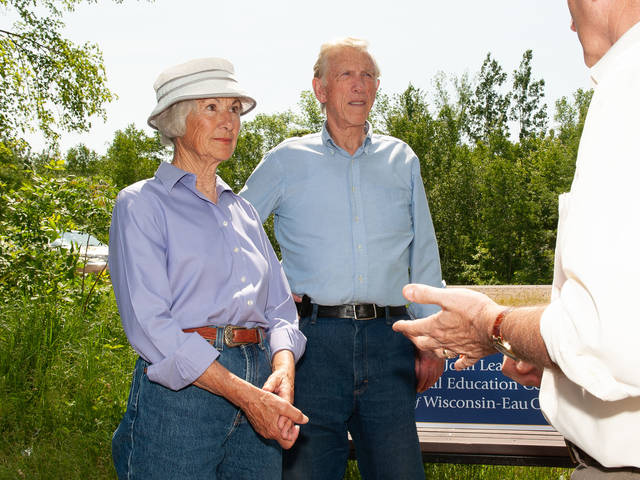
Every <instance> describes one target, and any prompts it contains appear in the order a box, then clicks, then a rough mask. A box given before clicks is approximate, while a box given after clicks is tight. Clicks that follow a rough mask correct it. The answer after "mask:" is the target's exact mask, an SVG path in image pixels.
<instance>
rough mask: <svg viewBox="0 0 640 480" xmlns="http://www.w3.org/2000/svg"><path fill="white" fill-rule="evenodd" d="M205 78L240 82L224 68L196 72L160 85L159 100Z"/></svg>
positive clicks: (157, 95) (157, 92) (157, 94)
mask: <svg viewBox="0 0 640 480" xmlns="http://www.w3.org/2000/svg"><path fill="white" fill-rule="evenodd" d="M213 72H223V75H220V74H219V73H218V74H213ZM187 79H189V80H187ZM205 80H226V81H228V82H233V83H238V81H237V80H236V79H235V78H234V77H233V76H232V75H229V72H225V71H224V70H210V71H207V72H199V73H194V74H192V75H188V76H185V77H180V78H176V79H173V80H170V81H168V82H167V83H165V84H164V85H162V87H159V88H158V90H157V91H156V98H157V101H158V102H160V100H162V99H163V98H164V97H166V96H167V95H169V94H170V93H172V92H175V91H176V90H178V89H181V88H185V87H188V86H189V85H193V84H195V83H199V82H202V81H205Z"/></svg>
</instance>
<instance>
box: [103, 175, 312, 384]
mask: <svg viewBox="0 0 640 480" xmlns="http://www.w3.org/2000/svg"><path fill="white" fill-rule="evenodd" d="M216 190H217V193H218V203H217V204H216V203H213V202H211V201H210V200H209V199H207V198H206V197H205V196H204V195H203V194H202V193H200V192H199V191H198V190H196V177H195V175H193V174H191V173H187V172H185V171H183V170H180V169H178V168H176V167H175V166H173V165H171V164H169V163H162V164H161V165H160V166H159V167H158V170H157V171H156V174H155V177H154V178H151V179H148V180H143V181H141V182H138V183H135V184H133V185H131V186H129V187H127V188H125V189H124V190H122V191H121V192H120V193H119V194H118V198H117V201H116V205H115V207H114V210H113V217H112V220H111V230H110V235H109V268H110V271H111V280H112V283H113V289H114V292H115V295H116V300H117V302H118V309H119V311H120V317H121V319H122V325H123V327H124V330H125V332H126V334H127V337H128V338H129V341H130V343H131V345H132V346H133V348H134V349H135V350H136V352H138V354H140V356H141V357H143V358H144V359H145V360H147V361H148V362H150V363H151V364H152V365H151V366H150V367H149V368H148V371H147V374H148V376H149V378H150V379H151V380H152V381H154V382H157V383H160V384H162V385H164V386H166V387H168V388H171V389H173V390H178V389H180V388H183V387H185V386H187V385H190V384H191V383H193V381H194V380H196V379H197V378H198V377H199V376H200V375H201V374H202V373H203V372H204V371H205V370H206V369H207V367H208V366H209V365H210V364H211V363H212V362H213V361H214V360H215V359H216V358H217V357H218V355H219V353H218V351H217V350H216V349H215V348H214V347H213V346H212V345H210V344H209V343H208V342H207V341H206V340H204V339H203V338H202V337H201V336H200V335H199V334H197V333H184V332H183V331H182V329H185V328H193V327H202V326H206V325H215V326H224V325H238V326H243V327H248V328H252V327H263V328H265V329H266V330H267V338H268V340H269V345H270V347H271V350H272V352H273V353H276V352H277V351H279V350H282V349H287V350H291V351H292V352H293V354H294V357H295V359H296V360H297V359H298V358H300V356H301V355H302V353H303V352H304V347H305V342H306V339H305V338H304V335H303V334H302V333H301V332H300V331H299V330H298V324H297V313H296V309H295V305H294V303H293V299H292V298H291V291H290V290H289V286H288V284H287V281H286V278H285V276H284V272H283V271H282V268H281V266H280V263H279V262H278V259H277V257H276V255H275V253H274V252H273V249H272V247H271V244H270V243H269V240H268V238H267V236H266V235H265V233H264V230H263V229H262V224H261V222H260V219H259V217H258V215H257V213H256V211H255V210H254V209H253V208H252V207H251V205H250V204H249V203H248V202H247V201H245V200H244V199H242V198H240V197H239V196H237V195H236V194H234V193H233V192H232V191H231V189H230V188H229V186H228V185H227V184H226V183H224V182H223V181H222V179H221V178H220V177H217V186H216Z"/></svg>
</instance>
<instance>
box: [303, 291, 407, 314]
mask: <svg viewBox="0 0 640 480" xmlns="http://www.w3.org/2000/svg"><path fill="white" fill-rule="evenodd" d="M313 305H314V304H313V303H311V299H310V298H309V297H308V296H307V295H305V296H304V297H302V302H300V303H296V308H297V309H298V314H299V315H300V317H301V318H302V317H308V316H309V315H311V314H312V313H313ZM406 314H407V307H405V306H404V305H402V306H396V307H382V306H380V305H376V304H375V303H359V304H353V305H352V304H347V305H318V316H319V317H335V318H353V319H355V320H372V319H374V318H386V317H387V316H390V317H395V316H399V315H406Z"/></svg>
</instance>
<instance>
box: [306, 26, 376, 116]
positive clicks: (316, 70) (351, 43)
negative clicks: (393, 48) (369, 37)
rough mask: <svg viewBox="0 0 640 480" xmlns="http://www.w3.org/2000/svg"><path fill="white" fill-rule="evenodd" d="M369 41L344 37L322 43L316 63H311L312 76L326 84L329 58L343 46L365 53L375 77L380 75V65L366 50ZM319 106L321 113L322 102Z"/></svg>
mask: <svg viewBox="0 0 640 480" xmlns="http://www.w3.org/2000/svg"><path fill="white" fill-rule="evenodd" d="M368 47H369V42H367V41H366V40H363V39H361V38H354V37H345V38H339V39H336V40H333V41H331V42H327V43H323V44H322V46H321V47H320V53H319V54H318V59H317V60H316V63H315V64H314V65H313V77H314V78H319V79H320V80H321V81H322V84H323V85H326V80H325V77H324V76H325V74H326V73H327V70H329V58H330V57H331V56H332V55H333V54H334V53H336V52H338V51H340V50H343V49H345V48H354V49H356V50H358V51H360V52H362V53H365V54H366V55H367V56H368V57H369V58H370V59H371V63H373V68H374V74H375V77H376V78H379V77H380V67H378V62H376V59H375V58H373V55H371V52H369V50H368ZM320 108H321V110H322V113H325V106H324V103H322V104H320Z"/></svg>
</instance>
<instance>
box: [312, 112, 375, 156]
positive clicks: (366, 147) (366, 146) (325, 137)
mask: <svg viewBox="0 0 640 480" xmlns="http://www.w3.org/2000/svg"><path fill="white" fill-rule="evenodd" d="M364 128H365V131H366V136H365V138H364V142H362V145H361V146H360V148H358V151H359V150H360V149H362V151H363V152H364V153H367V154H368V153H369V151H370V150H371V137H372V135H373V133H372V130H373V129H372V128H371V124H370V123H369V122H365V124H364ZM322 144H323V145H324V146H325V147H327V148H329V149H330V150H331V151H332V152H335V151H336V150H338V149H340V150H342V148H340V147H339V146H338V145H337V144H336V142H334V141H333V138H331V134H330V133H329V130H328V129H327V121H326V120H325V122H324V124H323V125H322ZM356 153H357V151H356ZM354 155H355V154H354Z"/></svg>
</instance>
